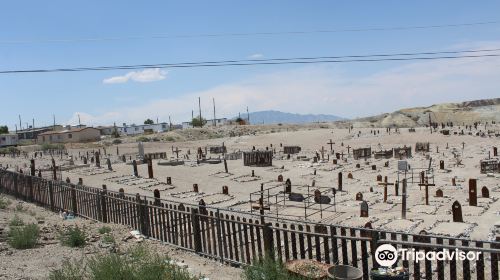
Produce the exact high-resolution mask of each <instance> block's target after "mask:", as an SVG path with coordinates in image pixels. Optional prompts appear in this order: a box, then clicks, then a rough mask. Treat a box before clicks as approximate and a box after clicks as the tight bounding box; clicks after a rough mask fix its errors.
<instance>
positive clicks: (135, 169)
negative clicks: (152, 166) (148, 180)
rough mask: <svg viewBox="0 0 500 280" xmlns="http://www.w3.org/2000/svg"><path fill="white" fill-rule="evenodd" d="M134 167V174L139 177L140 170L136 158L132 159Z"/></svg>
mask: <svg viewBox="0 0 500 280" xmlns="http://www.w3.org/2000/svg"><path fill="white" fill-rule="evenodd" d="M132 167H133V168H134V176H135V177H139V172H137V161H136V160H135V159H134V160H133V161H132Z"/></svg>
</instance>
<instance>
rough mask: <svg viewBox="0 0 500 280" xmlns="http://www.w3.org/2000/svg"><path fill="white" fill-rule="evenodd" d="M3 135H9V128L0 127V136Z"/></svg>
mask: <svg viewBox="0 0 500 280" xmlns="http://www.w3.org/2000/svg"><path fill="white" fill-rule="evenodd" d="M3 133H9V128H8V127H7V126H6V125H4V126H0V134H3Z"/></svg>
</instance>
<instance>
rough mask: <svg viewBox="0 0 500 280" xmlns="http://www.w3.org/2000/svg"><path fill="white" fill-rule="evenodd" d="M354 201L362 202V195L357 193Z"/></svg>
mask: <svg viewBox="0 0 500 280" xmlns="http://www.w3.org/2000/svg"><path fill="white" fill-rule="evenodd" d="M356 201H363V194H362V193H360V192H358V193H357V194H356Z"/></svg>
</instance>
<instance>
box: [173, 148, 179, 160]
mask: <svg viewBox="0 0 500 280" xmlns="http://www.w3.org/2000/svg"><path fill="white" fill-rule="evenodd" d="M174 153H175V154H176V155H177V158H179V147H176V148H175V152H174Z"/></svg>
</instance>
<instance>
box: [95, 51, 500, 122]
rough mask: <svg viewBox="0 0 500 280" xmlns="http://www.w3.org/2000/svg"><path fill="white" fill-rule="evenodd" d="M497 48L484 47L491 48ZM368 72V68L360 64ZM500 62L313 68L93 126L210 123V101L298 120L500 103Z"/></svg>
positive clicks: (159, 104) (106, 118)
mask: <svg viewBox="0 0 500 280" xmlns="http://www.w3.org/2000/svg"><path fill="white" fill-rule="evenodd" d="M498 46H500V42H498V43H496V45H495V44H493V45H492V44H491V43H490V44H489V45H487V46H486V45H483V46H481V48H487V47H490V48H494V47H498ZM358 65H359V67H363V64H358ZM499 66H500V58H498V57H485V58H464V59H456V60H433V61H420V62H412V63H408V64H405V65H403V66H398V67H392V68H389V69H386V70H383V71H378V72H376V73H372V74H370V75H365V76H362V77H355V76H353V75H350V74H347V73H346V72H344V71H341V69H342V68H341V67H343V65H340V64H337V65H327V66H326V65H316V66H307V67H302V68H296V69H293V70H288V71H280V72H276V73H271V74H267V75H262V76H258V77H253V78H249V79H247V80H243V81H239V82H234V83H228V84H222V85H219V86H216V87H213V88H210V89H207V90H203V91H198V92H192V93H189V94H184V95H182V96H179V97H173V98H163V99H157V100H154V101H152V102H149V103H146V104H142V105H137V106H136V107H132V108H122V109H114V112H120V113H106V114H103V115H100V116H94V117H91V118H90V120H92V121H93V122H95V123H94V124H112V123H113V122H114V121H116V122H117V123H122V122H136V123H140V122H142V121H144V119H146V118H147V117H150V118H151V117H153V118H155V117H159V118H160V120H163V121H165V120H168V116H169V115H171V116H172V118H173V121H174V122H176V123H178V122H181V121H186V120H188V119H189V118H190V117H191V110H192V109H195V112H196V111H197V100H198V96H200V97H201V101H202V106H203V107H202V113H203V115H205V116H207V117H209V116H210V117H212V115H211V114H212V113H211V112H212V107H211V106H212V102H211V100H212V98H215V101H216V105H217V116H218V117H220V116H226V117H232V116H235V115H237V114H238V112H242V113H243V112H245V111H246V106H248V107H249V109H250V111H259V110H271V109H272V110H279V111H284V112H294V113H318V114H319V113H324V114H334V115H339V116H342V117H348V118H352V117H358V116H369V115H374V114H379V113H381V112H391V111H394V110H398V109H401V108H405V107H414V106H428V105H432V104H435V103H441V102H455V101H457V102H458V101H465V100H474V99H482V98H494V97H498V96H499V94H498V92H499V91H498V89H499V88H500V80H499V79H498V76H499V75H500V67H499Z"/></svg>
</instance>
